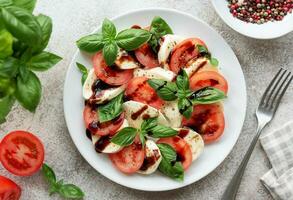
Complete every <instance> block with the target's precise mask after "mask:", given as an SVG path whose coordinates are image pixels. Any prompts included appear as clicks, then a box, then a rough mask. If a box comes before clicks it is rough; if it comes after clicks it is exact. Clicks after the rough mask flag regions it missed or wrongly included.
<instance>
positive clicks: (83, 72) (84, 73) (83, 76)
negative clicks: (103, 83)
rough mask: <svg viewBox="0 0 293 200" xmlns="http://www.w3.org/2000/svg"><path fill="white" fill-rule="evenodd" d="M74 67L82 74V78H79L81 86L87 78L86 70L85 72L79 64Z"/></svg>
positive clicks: (85, 69) (83, 67) (84, 68)
mask: <svg viewBox="0 0 293 200" xmlns="http://www.w3.org/2000/svg"><path fill="white" fill-rule="evenodd" d="M76 66H77V68H78V69H79V71H80V72H81V73H82V76H81V84H82V85H83V84H84V82H85V80H86V78H87V76H88V70H87V68H86V67H85V66H84V65H83V64H81V63H78V62H77V63H76Z"/></svg>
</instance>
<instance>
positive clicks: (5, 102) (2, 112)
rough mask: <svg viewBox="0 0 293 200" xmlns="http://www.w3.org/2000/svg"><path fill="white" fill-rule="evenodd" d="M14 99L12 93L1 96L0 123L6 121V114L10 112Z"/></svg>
mask: <svg viewBox="0 0 293 200" xmlns="http://www.w3.org/2000/svg"><path fill="white" fill-rule="evenodd" d="M14 101H15V99H14V97H13V96H10V95H8V96H5V97H2V98H0V124H2V123H4V122H5V121H6V116H7V115H8V113H9V112H10V110H11V108H12V106H13V104H14Z"/></svg>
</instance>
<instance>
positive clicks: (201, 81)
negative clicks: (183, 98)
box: [190, 71, 228, 94]
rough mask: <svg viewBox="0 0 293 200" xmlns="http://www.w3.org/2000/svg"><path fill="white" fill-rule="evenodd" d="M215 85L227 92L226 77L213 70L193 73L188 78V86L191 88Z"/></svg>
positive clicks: (197, 88)
mask: <svg viewBox="0 0 293 200" xmlns="http://www.w3.org/2000/svg"><path fill="white" fill-rule="evenodd" d="M208 86H211V87H215V88H217V89H219V90H222V91H223V92H225V94H227V92H228V83H227V81H226V79H225V78H224V77H223V76H222V75H221V74H219V73H218V72H215V71H203V72H199V73H195V74H194V75H193V76H192V77H191V78H190V88H191V89H192V90H199V89H201V88H204V87H208Z"/></svg>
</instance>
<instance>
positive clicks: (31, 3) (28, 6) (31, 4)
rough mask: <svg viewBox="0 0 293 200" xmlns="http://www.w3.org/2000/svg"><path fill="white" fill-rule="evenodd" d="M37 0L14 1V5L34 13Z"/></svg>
mask: <svg viewBox="0 0 293 200" xmlns="http://www.w3.org/2000/svg"><path fill="white" fill-rule="evenodd" d="M36 2H37V0H13V4H14V5H15V6H17V7H20V8H23V9H25V10H27V11H29V12H31V13H32V12H33V10H34V8H35V6H36Z"/></svg>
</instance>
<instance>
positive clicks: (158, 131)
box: [148, 125, 178, 138]
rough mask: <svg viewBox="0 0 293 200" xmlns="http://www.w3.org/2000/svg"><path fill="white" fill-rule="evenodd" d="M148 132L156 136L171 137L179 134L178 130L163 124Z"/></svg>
mask: <svg viewBox="0 0 293 200" xmlns="http://www.w3.org/2000/svg"><path fill="white" fill-rule="evenodd" d="M148 134H149V135H150V136H152V137H154V138H165V137H171V136H175V135H177V134H178V131H176V130H174V129H172V128H170V127H167V126H163V125H157V126H155V127H153V128H152V129H151V130H150V131H149V132H148Z"/></svg>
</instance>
